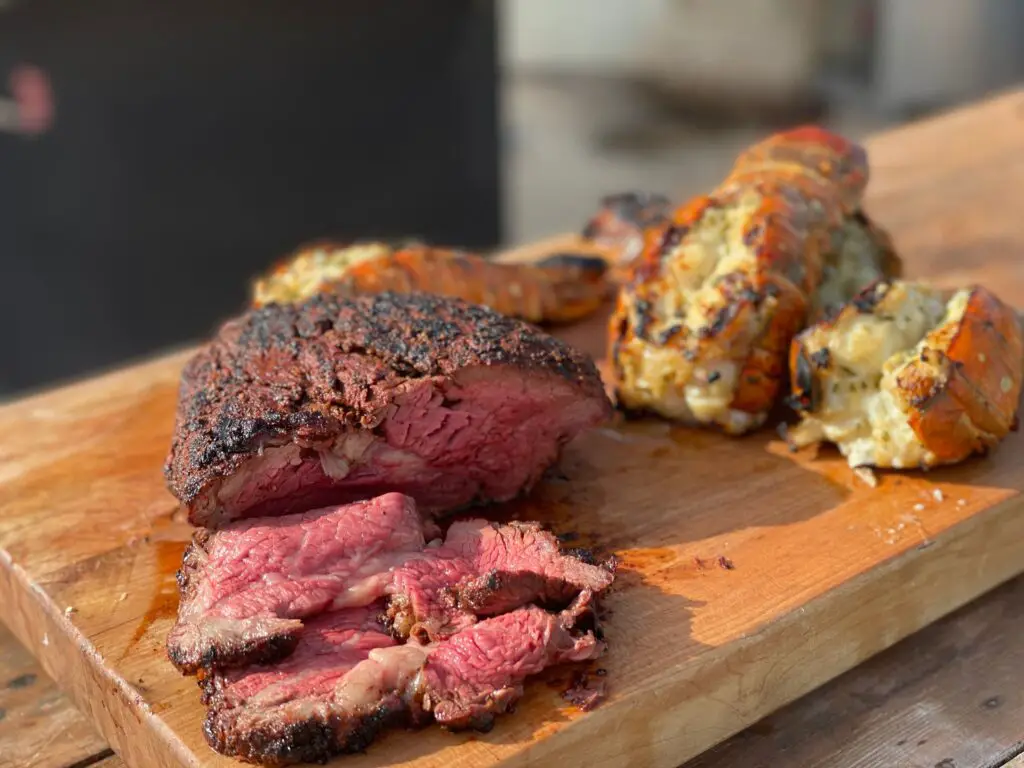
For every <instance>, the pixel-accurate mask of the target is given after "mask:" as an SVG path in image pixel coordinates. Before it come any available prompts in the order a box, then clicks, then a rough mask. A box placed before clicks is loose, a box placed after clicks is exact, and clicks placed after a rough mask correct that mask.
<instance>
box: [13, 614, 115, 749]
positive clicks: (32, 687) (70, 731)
mask: <svg viewBox="0 0 1024 768" xmlns="http://www.w3.org/2000/svg"><path fill="white" fill-rule="evenodd" d="M106 749H107V745H106V743H105V742H104V741H103V739H102V738H100V736H99V734H97V733H96V730H95V729H94V728H93V726H92V724H91V723H89V722H88V721H87V720H86V719H85V718H84V717H83V716H82V714H81V713H80V712H79V711H78V710H77V709H75V707H74V705H73V704H72V703H71V701H70V700H69V699H68V697H67V696H65V695H64V694H63V693H61V691H60V689H59V688H58V687H57V686H56V684H55V683H54V682H53V681H52V680H51V679H50V678H49V677H47V676H46V674H45V673H44V672H43V671H42V669H40V668H39V664H38V663H37V662H36V660H35V659H34V658H32V654H30V653H29V652H28V651H26V650H25V648H24V647H23V646H22V645H21V644H20V643H19V642H18V641H17V640H16V639H15V638H14V636H13V635H12V634H11V633H10V631H9V630H8V629H7V628H6V627H5V626H4V625H3V624H2V623H0V768H64V766H68V765H72V764H74V763H77V762H79V761H81V760H84V759H88V758H89V757H91V756H94V755H96V754H98V753H102V752H104V751H106Z"/></svg>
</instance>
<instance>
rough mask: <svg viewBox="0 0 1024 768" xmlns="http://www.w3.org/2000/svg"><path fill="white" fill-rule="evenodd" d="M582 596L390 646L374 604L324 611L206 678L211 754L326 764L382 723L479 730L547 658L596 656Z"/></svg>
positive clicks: (363, 742) (359, 746)
mask: <svg viewBox="0 0 1024 768" xmlns="http://www.w3.org/2000/svg"><path fill="white" fill-rule="evenodd" d="M587 614H588V609H587V604H586V601H585V600H581V601H577V602H575V603H574V604H573V605H572V606H570V608H568V609H566V610H565V611H563V612H562V613H561V614H555V613H549V612H547V611H544V610H542V609H540V608H537V607H536V606H528V607H525V608H520V609H518V610H515V611H513V612H511V613H506V614H503V615H501V616H497V617H494V618H490V619H486V620H484V621H481V622H480V623H478V624H475V625H473V626H471V627H468V628H466V629H464V630H462V631H461V632H458V633H456V634H454V635H452V636H450V637H448V638H446V639H445V640H442V641H439V642H437V643H431V644H428V645H425V646H421V645H418V644H416V643H415V642H412V641H410V642H409V643H408V644H406V645H396V644H395V641H393V640H391V639H390V638H389V637H388V635H387V634H385V633H384V632H383V631H381V629H380V627H379V626H376V625H374V623H373V618H372V611H368V610H367V609H365V608H364V609H354V610H353V609H349V610H346V611H341V612H338V613H334V614H327V615H325V616H323V617H321V618H319V619H317V620H316V622H315V623H311V624H310V625H309V626H308V627H307V628H306V629H305V630H303V633H302V636H301V640H300V642H299V644H298V646H297V648H296V650H295V653H294V654H293V655H292V656H291V657H289V658H288V659H286V660H284V661H283V662H278V663H277V664H275V665H270V666H264V667H253V668H251V669H246V670H234V671H230V672H226V673H222V672H218V673H215V674H213V675H212V676H210V677H209V678H207V679H206V681H204V685H205V687H206V700H207V705H208V707H209V712H208V715H207V719H206V726H205V731H206V736H207V739H208V741H209V742H210V744H211V745H212V746H213V747H214V748H215V749H217V750H218V751H220V752H222V753H224V754H228V755H235V756H239V757H242V758H243V759H245V760H251V761H256V762H262V763H264V764H266V765H282V764H286V763H296V762H323V761H326V760H327V759H328V758H329V757H331V756H332V755H336V754H339V753H343V752H352V751H360V750H363V749H365V748H366V746H367V745H368V744H369V742H370V741H371V740H372V739H373V738H374V736H375V735H376V734H377V732H379V730H380V729H381V728H383V727H385V726H387V725H389V724H399V723H411V724H417V725H422V724H425V723H426V722H429V720H431V719H434V720H436V721H437V722H439V723H441V724H443V725H445V726H447V727H449V728H466V727H473V728H478V729H487V728H489V727H490V725H491V723H492V722H493V719H494V717H495V715H497V714H500V713H502V712H506V711H508V709H509V708H510V707H511V706H512V705H513V704H514V703H515V701H516V700H517V699H518V698H519V697H520V696H521V695H522V691H523V681H524V680H525V679H526V678H527V677H529V676H530V675H534V674H536V673H538V672H540V671H542V670H543V669H545V668H546V667H548V666H551V665H554V664H559V663H563V662H568V661H585V660H589V659H593V658H596V657H597V656H598V655H600V653H601V652H602V650H603V645H602V643H601V642H600V641H598V640H597V639H596V637H595V636H594V633H593V631H591V630H589V629H587V628H584V627H581V626H580V624H582V623H584V622H583V617H584V616H587Z"/></svg>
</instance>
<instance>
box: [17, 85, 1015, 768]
mask: <svg viewBox="0 0 1024 768" xmlns="http://www.w3.org/2000/svg"><path fill="white" fill-rule="evenodd" d="M871 150H872V156H871V160H872V166H873V169H874V179H873V181H872V186H871V194H870V202H869V209H872V210H875V209H877V210H882V211H884V212H885V213H884V216H881V220H882V221H883V223H884V224H885V225H886V226H887V227H889V228H891V230H892V231H893V233H894V235H895V237H896V239H897V243H898V245H899V247H900V249H901V251H902V253H903V255H904V258H905V259H906V261H907V266H908V272H909V274H910V275H911V276H924V275H928V276H929V277H931V278H933V279H934V280H935V281H936V282H940V283H944V284H960V283H964V282H967V281H979V282H983V283H985V284H987V285H989V286H990V287H992V288H994V289H995V290H997V291H998V292H999V293H1000V295H1002V296H1003V297H1004V298H1005V299H1007V300H1008V301H1011V302H1014V303H1015V304H1017V305H1018V306H1024V199H1022V197H1021V193H1020V190H1021V189H1024V92H1020V93H1014V94H1009V95H1005V96H1002V97H1000V98H997V99H994V100H992V101H989V102H986V103H983V104H980V105H976V106H972V107H970V108H967V109H963V110H960V111H958V112H955V113H952V114H949V115H945V116H942V117H940V118H936V119H934V120H930V121H927V122H924V123H920V124H915V125H912V126H908V127H906V128H902V129H899V130H896V131H893V132H891V133H888V134H886V135H884V136H882V137H879V138H878V139H876V140H875V141H873V142H872V144H871ZM954 187H955V188H956V189H957V190H958V194H957V196H956V199H955V200H956V201H954V199H953V198H951V197H950V196H949V195H948V194H947V190H949V189H951V188H954ZM963 200H969V201H970V203H969V204H967V205H965V204H963V203H962V202H960V201H963ZM907 201H912V203H913V204H912V205H911V204H908V202H907ZM1022 557H1024V544H1022ZM1022 609H1024V577H1022V578H1018V579H1016V580H1014V581H1011V582H1009V583H1008V584H1005V585H1004V586H1002V587H1000V588H999V589H997V590H995V591H994V592H992V593H990V594H989V595H987V596H985V597H984V598H981V599H979V600H977V601H975V602H974V603H972V604H971V605H969V606H967V607H965V608H963V609H961V610H960V611H958V612H956V613H955V614H953V615H951V616H949V617H947V618H945V619H943V620H942V621H940V622H938V623H936V624H934V625H932V626H931V627H928V628H927V629H925V630H922V631H921V632H918V633H917V634H916V635H914V636H912V637H910V638H908V639H907V640H905V641H903V642H902V643H900V644H899V645H897V646H895V647H893V648H891V649H890V650H888V651H886V652H884V653H882V654H880V655H878V656H877V657H875V658H874V659H871V660H870V661H868V662H867V663H865V664H863V665H861V666H860V667H858V668H857V669H855V670H853V671H851V672H849V673H847V674H846V675H844V676H842V677H840V678H838V679H837V680H835V681H833V682H832V683H830V684H828V685H826V686H824V687H823V688H821V689H819V690H818V691H816V692H814V693H813V694H811V695H808V696H806V697H805V698H803V699H801V700H800V701H797V702H796V703H794V704H792V705H790V706H789V707H787V708H785V709H783V710H782V711H780V712H778V713H776V714H775V715H773V716H771V717H769V718H767V719H766V720H764V721H762V722H761V723H759V724H757V725H755V726H753V727H751V728H750V729H748V730H747V731H746V732H744V733H742V734H740V735H738V736H736V737H735V738H733V739H731V740H730V741H728V742H726V743H725V744H723V745H721V746H720V747H718V748H716V749H714V750H712V751H710V752H708V753H706V754H705V755H703V756H701V757H700V758H697V759H696V760H693V761H691V762H690V763H689V764H688V765H687V766H686V768H732V767H733V766H735V767H737V768H738V767H740V766H742V768H759V767H760V766H764V767H765V768H767V767H768V766H771V767H772V768H789V767H790V766H792V767H793V768H797V767H798V766H799V767H800V768H813V767H815V766H822V767H823V766H829V767H830V768H844V767H846V766H849V767H850V768H852V767H853V766H856V767H857V768H869V767H871V768H996V767H997V766H1011V767H1012V768H1024V646H1022V644H1021V643H1020V638H1021V637H1024V610H1022ZM681 727H685V724H681ZM122 765H123V763H121V761H120V760H119V759H118V758H117V757H116V756H115V755H114V754H113V753H112V752H111V751H110V750H109V749H108V748H107V747H106V745H105V744H104V743H103V742H102V741H101V740H100V739H99V737H98V736H97V735H96V734H95V732H94V731H93V730H92V728H91V727H90V726H89V724H88V723H87V722H86V721H85V719H84V718H83V717H82V716H81V715H80V714H79V713H78V712H77V711H76V710H75V709H74V708H73V707H72V706H71V704H70V703H69V702H68V701H67V699H66V698H65V697H63V696H62V695H61V694H60V692H59V691H58V690H57V689H56V687H55V686H54V684H53V683H52V682H50V681H49V680H48V679H47V678H46V677H45V675H44V674H43V673H42V671H41V670H40V669H39V668H38V666H37V665H36V664H35V663H34V661H33V660H32V658H31V656H30V655H29V654H28V652H27V651H25V650H24V649H23V648H21V647H20V646H19V645H18V644H17V643H16V641H15V640H14V639H13V637H12V636H11V635H10V634H9V633H7V632H6V630H3V628H2V627H0V768H6V767H7V766H11V767H12V768H14V767H15V766H17V767H18V768H69V767H71V766H74V767H75V768H79V767H83V766H99V767H100V768H118V767H119V766H122Z"/></svg>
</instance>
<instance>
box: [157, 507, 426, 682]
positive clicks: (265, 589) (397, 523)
mask: <svg viewBox="0 0 1024 768" xmlns="http://www.w3.org/2000/svg"><path fill="white" fill-rule="evenodd" d="M423 546H424V530H423V524H422V522H421V520H420V516H419V513H418V512H417V511H416V506H415V504H414V503H413V501H412V499H410V498H409V497H407V496H402V495H400V494H397V493H391V494H386V495H384V496H380V497H378V498H376V499H372V500H370V501H365V502H357V503H354V504H350V505H346V506H343V507H336V508H328V509H321V510H313V511H311V512H306V513H302V514H297V515H288V516H286V517H275V518H257V519H251V520H243V521H239V522H237V523H234V524H232V525H230V526H228V527H226V528H224V529H222V530H220V531H217V532H210V531H206V530H201V531H199V532H198V533H197V534H196V535H195V536H194V538H193V541H192V544H191V545H190V546H189V547H188V549H187V550H186V551H185V557H184V560H183V563H182V567H181V570H179V571H178V586H179V589H180V593H181V599H180V602H179V606H178V621H177V623H176V624H175V626H174V628H173V629H172V630H171V632H170V634H169V635H168V638H167V651H168V656H169V658H170V659H171V661H172V662H173V663H174V664H175V666H177V667H178V668H179V669H180V670H182V671H184V672H195V671H196V670H197V669H198V668H200V667H230V666H237V665H239V664H246V663H249V662H253V661H270V660H272V659H275V658H280V657H281V656H284V655H287V654H288V653H290V652H291V650H292V648H294V646H295V643H296V641H297V639H298V632H299V629H300V628H301V627H302V621H301V620H302V619H305V618H307V617H310V616H315V615H317V614H319V613H323V612H324V611H327V610H335V609H338V608H342V607H347V606H362V605H368V604H370V603H372V602H373V601H375V600H377V599H378V598H380V597H381V596H383V595H384V593H385V590H386V588H387V585H388V582H389V574H390V571H391V569H392V568H393V567H394V566H395V565H398V564H401V563H403V562H404V561H405V559H406V558H408V557H409V556H410V555H412V554H418V553H420V552H421V551H422V550H423Z"/></svg>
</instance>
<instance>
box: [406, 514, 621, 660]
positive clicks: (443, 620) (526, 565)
mask: <svg viewBox="0 0 1024 768" xmlns="http://www.w3.org/2000/svg"><path fill="white" fill-rule="evenodd" d="M427 552H428V553H429V554H430V557H429V558H427V559H413V560H409V561H408V562H406V563H405V564H404V565H401V566H398V567H397V568H396V569H395V573H394V575H393V577H392V581H391V586H390V587H389V590H388V593H389V594H390V595H391V600H390V603H389V605H388V618H389V620H390V621H391V624H392V628H393V629H394V631H395V632H396V633H397V634H398V635H400V636H408V635H414V636H416V637H417V638H419V639H420V640H422V641H428V640H434V639H437V638H439V637H443V636H444V635H446V634H451V633H452V632H456V631H458V630H460V629H462V628H464V627H466V626H468V625H470V624H472V623H474V622H475V621H476V620H477V618H478V617H482V616H483V617H485V616H496V615H498V614H500V613H505V612H506V611H510V610H513V609H515V608H519V607H520V606H523V605H526V604H527V603H533V602H538V603H546V604H551V605H554V606H556V607H560V608H561V607H565V606H566V605H568V604H569V603H570V602H571V601H572V600H573V599H575V598H576V596H577V595H579V594H580V593H581V592H589V593H594V594H596V593H598V592H601V591H603V590H605V589H607V588H608V586H610V585H611V583H612V580H613V579H614V568H615V562H614V560H610V561H607V562H603V563H596V562H594V561H593V559H592V558H590V557H589V553H586V552H584V551H582V550H575V551H572V552H563V551H562V548H561V545H560V544H559V541H558V539H557V538H556V537H555V536H554V535H553V534H551V533H550V532H549V531H545V530H544V529H543V528H541V526H540V525H538V524H537V523H520V522H513V523H510V524H508V525H497V524H495V523H489V522H486V521H484V520H466V521H460V522H456V523H453V524H452V525H451V526H450V527H449V528H448V533H447V535H446V536H445V540H444V544H443V545H440V546H437V545H436V544H432V545H431V547H429V548H428V549H427Z"/></svg>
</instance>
